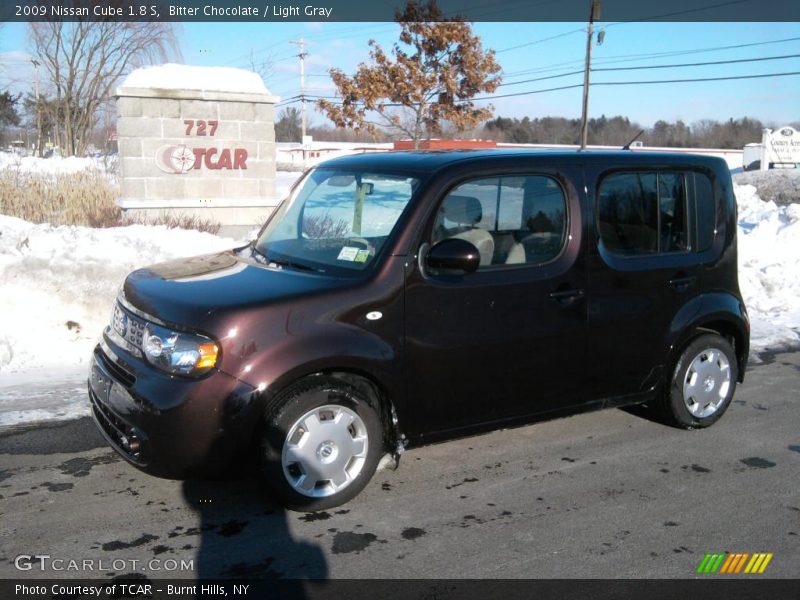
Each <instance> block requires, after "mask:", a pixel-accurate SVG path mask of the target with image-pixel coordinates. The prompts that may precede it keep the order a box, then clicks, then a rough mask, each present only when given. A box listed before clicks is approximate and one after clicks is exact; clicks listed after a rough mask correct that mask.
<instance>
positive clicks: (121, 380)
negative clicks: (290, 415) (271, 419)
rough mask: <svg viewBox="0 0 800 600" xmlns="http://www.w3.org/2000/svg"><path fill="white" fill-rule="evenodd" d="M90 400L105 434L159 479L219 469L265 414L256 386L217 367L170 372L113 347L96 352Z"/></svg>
mask: <svg viewBox="0 0 800 600" xmlns="http://www.w3.org/2000/svg"><path fill="white" fill-rule="evenodd" d="M88 383H89V401H90V403H91V407H92V415H93V417H94V421H95V423H96V424H97V426H98V428H99V429H100V432H101V433H102V434H103V436H104V437H105V438H106V440H107V441H108V443H109V444H110V445H111V447H112V448H114V450H116V451H117V452H118V453H119V454H120V455H121V456H122V457H123V458H125V459H126V460H127V461H128V462H130V463H131V464H133V465H135V466H137V467H138V468H140V469H142V470H143V471H146V472H148V473H151V474H153V475H157V476H160V477H169V478H177V479H184V478H188V477H193V476H199V475H208V474H212V473H215V472H218V471H220V470H221V469H222V468H223V467H225V466H226V465H228V464H229V463H230V461H231V460H232V459H234V458H235V457H236V456H237V455H238V454H239V453H240V452H241V451H242V450H244V449H246V448H248V447H249V443H250V440H251V439H252V435H253V432H254V430H255V427H256V424H257V423H258V419H259V417H260V410H261V409H260V402H259V396H260V395H259V393H258V391H257V390H256V389H255V388H253V387H252V386H250V385H247V384H246V383H243V382H241V381H239V380H238V379H236V378H235V377H232V376H230V375H228V374H227V373H224V372H222V371H215V372H213V373H210V374H208V375H206V376H204V377H202V378H200V379H189V378H185V377H177V376H171V375H169V374H166V373H162V372H161V371H158V370H157V369H156V368H155V367H151V366H150V365H148V364H146V363H145V362H144V361H143V360H142V359H140V358H137V357H135V356H133V355H131V354H130V353H129V352H127V351H126V350H125V349H123V348H121V347H120V346H118V345H116V344H114V342H113V341H112V340H111V339H110V338H109V336H108V335H107V332H104V334H103V339H102V340H101V342H100V343H99V344H98V346H97V347H96V348H95V350H94V354H93V356H92V363H91V369H90V372H89V382H88Z"/></svg>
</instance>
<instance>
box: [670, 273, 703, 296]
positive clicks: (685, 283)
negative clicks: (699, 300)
mask: <svg viewBox="0 0 800 600" xmlns="http://www.w3.org/2000/svg"><path fill="white" fill-rule="evenodd" d="M695 281H697V277H694V276H693V275H689V276H685V277H673V278H672V279H670V280H669V284H670V285H671V286H672V287H673V289H675V291H677V292H685V291H686V290H688V289H689V288H690V287H691V286H692V285H694V282H695Z"/></svg>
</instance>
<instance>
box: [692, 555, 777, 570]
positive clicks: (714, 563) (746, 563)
mask: <svg viewBox="0 0 800 600" xmlns="http://www.w3.org/2000/svg"><path fill="white" fill-rule="evenodd" d="M772 556H773V554H772V552H754V553H753V554H750V553H749V552H713V553H708V554H706V555H705V556H704V557H703V560H702V561H701V562H700V566H699V567H697V572H698V573H700V574H703V575H709V574H713V573H719V574H724V575H738V574H740V573H749V574H757V573H758V574H760V573H763V572H764V571H766V569H767V565H769V563H770V561H771V560H772Z"/></svg>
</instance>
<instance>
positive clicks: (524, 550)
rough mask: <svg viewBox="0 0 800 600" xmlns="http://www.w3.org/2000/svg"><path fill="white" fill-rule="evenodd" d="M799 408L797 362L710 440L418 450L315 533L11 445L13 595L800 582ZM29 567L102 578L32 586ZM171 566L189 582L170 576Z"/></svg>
mask: <svg viewBox="0 0 800 600" xmlns="http://www.w3.org/2000/svg"><path fill="white" fill-rule="evenodd" d="M798 390H800V353H791V354H779V355H776V356H774V357H772V358H771V362H770V363H769V364H765V365H760V366H756V367H753V368H752V369H751V371H750V372H749V373H748V377H747V381H746V383H745V384H744V385H743V386H741V387H740V388H739V390H738V391H737V395H736V398H735V402H734V404H733V405H732V406H731V408H730V410H729V411H728V414H727V415H726V416H725V417H724V418H723V419H722V420H721V421H720V422H719V423H718V424H717V425H715V426H714V427H712V428H711V429H709V430H705V431H691V432H686V431H679V430H676V429H671V428H669V427H665V426H663V425H659V424H657V423H654V422H652V421H649V420H647V419H645V418H642V417H640V416H636V415H634V414H631V413H629V412H625V411H622V410H609V411H603V412H595V413H590V414H585V415H580V416H576V417H570V418H566V419H560V420H556V421H551V422H547V423H540V424H536V425H532V426H528V427H524V428H518V429H513V430H505V431H499V432H495V433H491V434H488V435H483V436H479V437H473V438H469V439H464V440H459V441H455V442H450V443H446V444H440V445H436V446H431V447H427V448H419V449H415V450H411V451H409V452H407V453H406V455H404V457H403V459H402V461H401V464H400V469H399V470H397V471H391V470H387V471H382V472H379V473H378V474H376V476H375V478H374V480H373V482H372V483H371V484H370V485H369V486H368V487H367V489H366V490H365V491H364V492H363V493H362V494H361V495H360V496H359V497H358V498H356V499H355V500H354V501H352V502H350V503H349V504H348V505H346V506H344V507H342V508H341V509H339V510H332V511H328V512H325V513H317V514H312V515H302V514H298V513H290V512H284V511H282V510H280V509H277V508H276V507H274V506H272V505H270V503H269V502H268V500H267V499H266V498H265V494H264V492H263V490H262V489H261V487H260V486H259V484H258V482H257V480H255V479H252V478H239V479H231V480H227V481H217V482H176V481H166V480H160V479H155V478H152V477H150V476H147V475H144V474H142V473H140V472H138V471H137V470H135V469H134V468H132V467H130V466H128V465H127V464H126V463H124V462H123V461H122V460H120V459H118V458H117V457H116V455H115V454H114V453H112V452H111V451H110V450H109V449H107V448H106V447H105V445H104V443H103V441H102V439H101V438H100V436H99V435H98V434H97V433H96V432H95V431H94V426H93V424H92V423H91V421H90V420H88V419H81V420H78V421H71V422H66V423H60V424H54V425H48V426H40V427H38V428H35V429H29V430H15V431H11V432H9V431H6V432H5V433H0V500H1V502H0V507H1V508H0V512H1V513H2V514H1V515H0V522H2V527H1V528H0V577H2V578H12V577H18V576H24V577H26V578H29V577H54V576H67V577H91V576H94V577H101V578H104V577H113V576H115V575H121V574H127V573H131V572H139V573H143V574H144V575H145V576H147V577H153V578H156V577H159V576H163V575H170V576H184V577H196V576H201V577H212V576H223V577H252V576H255V577H260V576H279V577H337V578H345V577H356V578H361V577H420V578H421V577H426V578H462V577H468V578H476V577H490V578H494V577H497V578H501V577H502V578H539V577H603V578H615V577H620V578H630V577H645V578H661V577H666V578H673V577H681V578H682V577H695V576H696V575H695V570H696V568H697V566H698V565H699V563H700V561H701V560H702V558H703V556H704V554H705V553H706V552H719V551H730V552H772V553H774V558H773V559H772V562H771V563H770V564H769V567H768V568H767V570H766V572H765V573H764V574H763V575H756V576H749V577H783V578H786V577H797V576H798V571H799V570H800V569H799V567H800V483H798V482H800V393H798ZM20 554H28V555H50V556H51V557H52V558H54V559H65V560H66V561H69V560H84V559H91V560H94V561H99V560H100V559H102V561H103V565H102V567H103V569H102V570H101V571H95V572H91V571H84V570H67V571H53V570H51V569H50V568H49V567H48V568H47V569H45V570H44V571H41V570H39V568H38V564H37V566H36V568H35V569H34V570H31V571H27V572H25V573H21V572H19V571H17V570H16V569H15V567H14V558H15V557H16V556H18V555H20ZM119 559H124V561H126V562H124V563H122V562H120V561H119ZM151 559H158V560H161V561H162V562H161V563H158V564H157V565H155V566H154V564H153V563H149V562H148V561H150V560H151ZM165 559H176V560H178V561H180V559H185V560H192V561H193V568H192V569H191V570H186V571H183V572H176V573H166V572H164V571H161V572H158V571H156V570H155V567H156V566H158V565H161V566H162V568H166V567H167V566H168V565H171V563H166V562H165ZM115 560H116V561H117V562H114V563H112V561H115ZM133 560H135V561H139V562H138V563H136V564H135V565H134V566H130V565H132V564H133V563H131V562H130V561H133ZM94 564H95V565H97V564H98V563H97V562H95V563H94ZM109 565H111V566H109ZM142 565H144V566H142ZM62 566H68V563H66V562H65V563H63V565H62ZM721 577H724V576H721Z"/></svg>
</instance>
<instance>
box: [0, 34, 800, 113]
mask: <svg viewBox="0 0 800 600" xmlns="http://www.w3.org/2000/svg"><path fill="white" fill-rule="evenodd" d="M582 27H583V25H582V24H580V23H527V22H526V23H475V24H474V30H475V32H476V33H477V34H479V35H480V36H481V38H482V41H483V44H484V47H485V48H493V49H495V50H496V51H497V52H498V54H497V58H498V61H499V62H500V64H501V66H502V67H503V70H504V72H505V73H506V75H505V77H504V83H505V84H511V83H515V82H518V81H521V80H526V79H533V78H538V77H546V76H550V75H559V74H561V73H565V72H569V71H577V70H580V69H581V68H582V64H583V56H584V51H585V33H583V32H582V31H581V29H582ZM598 27H599V28H605V29H606V35H605V40H604V43H603V45H601V46H595V48H594V51H593V56H594V66H595V67H598V68H600V67H606V68H608V67H631V66H649V65H662V64H674V63H694V62H703V61H725V60H738V59H748V58H756V57H772V56H783V55H790V54H800V39H797V40H793V41H788V42H781V43H767V44H763V45H757V46H750V47H744V48H733V49H725V50H721V49H720V50H707V49H711V48H718V47H721V46H732V45H739V44H755V43H762V42H773V41H775V40H781V39H786V38H800V23H616V24H609V23H600V24H599V25H598ZM179 28H180V29H179V40H180V45H181V52H182V55H183V62H185V63H187V64H196V65H223V66H237V67H248V65H249V64H250V58H249V57H250V55H251V54H252V55H253V56H254V57H255V59H256V60H257V61H262V60H265V59H267V60H270V61H271V62H272V65H273V66H272V74H271V75H270V76H269V77H268V78H267V79H266V85H267V87H268V88H269V89H270V91H272V92H273V93H275V94H277V95H279V96H281V97H282V98H289V97H291V96H294V95H296V94H298V93H299V90H300V83H299V75H298V72H299V68H298V60H297V58H296V56H295V55H296V53H297V48H296V47H295V46H292V45H290V44H289V43H288V41H289V40H293V39H295V40H296V39H299V38H301V37H303V38H304V39H306V40H307V41H308V42H310V44H309V46H308V52H309V56H308V58H307V59H306V72H307V73H308V74H309V77H308V78H307V86H308V88H309V93H310V94H313V93H317V94H323V95H324V94H331V93H332V91H333V88H332V86H331V84H330V80H329V78H328V77H327V75H326V74H325V73H326V70H327V69H328V68H330V67H338V68H341V69H343V70H345V71H346V72H350V71H352V70H353V69H354V67H355V66H356V65H357V64H358V63H359V62H361V61H363V60H366V59H367V40H369V39H370V38H374V39H376V40H377V41H378V42H380V43H381V44H383V45H384V47H387V48H388V47H390V46H391V44H392V42H393V41H394V40H395V39H396V37H397V33H398V31H399V27H398V26H397V25H395V24H392V23H182V24H180V25H179ZM548 38H553V39H548ZM530 42H537V43H533V44H530ZM523 44H529V45H525V46H523V47H518V48H515V47H516V46H521V45H523ZM27 50H28V47H27V43H26V34H25V25H24V24H15V23H7V24H5V25H4V27H3V28H2V30H0V89H2V88H3V87H7V86H9V85H10V86H11V87H12V88H13V89H24V88H25V87H26V86H30V82H31V79H32V73H31V68H30V63H29V61H28V60H27V57H26V54H25V53H26V51H27ZM699 50H706V51H702V52H698V51H699ZM678 52H686V53H685V54H673V55H671V56H669V55H666V56H650V57H642V56H641V55H654V54H659V53H678ZM636 55H639V56H636ZM789 71H800V58H789V59H782V60H769V61H763V62H750V63H739V64H728V65H711V66H705V67H682V68H670V69H652V70H630V71H612V72H602V73H593V74H592V80H593V82H602V81H641V80H654V79H686V78H701V77H724V76H737V75H752V74H762V73H779V72H789ZM581 81H582V76H581V75H580V74H577V75H571V76H567V77H559V78H554V79H549V80H544V81H536V82H529V83H519V84H518V85H504V86H503V87H501V88H499V90H498V91H497V92H496V93H497V94H508V93H515V92H525V91H530V90H540V89H544V88H551V87H558V86H562V85H571V84H579V83H581ZM492 104H494V106H495V113H496V114H497V115H501V116H513V117H523V116H529V117H542V116H547V115H551V116H565V117H578V116H580V108H581V89H580V88H574V89H570V90H562V91H553V92H546V93H540V94H534V95H527V96H518V97H510V98H500V99H497V100H494V101H492ZM798 107H800V75H795V76H789V77H781V78H765V79H750V80H738V81H736V80H734V81H714V82H702V83H674V84H658V85H635V86H634V85H631V86H607V87H600V86H597V87H592V92H591V101H590V114H591V115H592V116H600V115H601V114H605V115H607V116H611V115H617V114H621V115H624V116H628V117H630V118H631V119H632V120H635V121H638V122H640V123H641V124H642V125H645V126H650V125H652V124H653V122H654V121H655V120H657V119H659V118H664V119H667V120H674V119H683V120H684V121H686V122H687V123H691V122H693V121H696V120H698V119H704V118H710V119H717V120H727V119H728V118H731V117H734V118H738V117H742V116H751V117H756V118H759V119H761V120H763V121H765V122H770V123H774V124H775V125H781V124H783V123H786V122H789V121H798V120H800V110H798ZM311 121H312V123H316V124H322V123H323V122H324V121H325V119H324V118H323V117H322V116H321V115H318V114H315V115H312V117H311Z"/></svg>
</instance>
